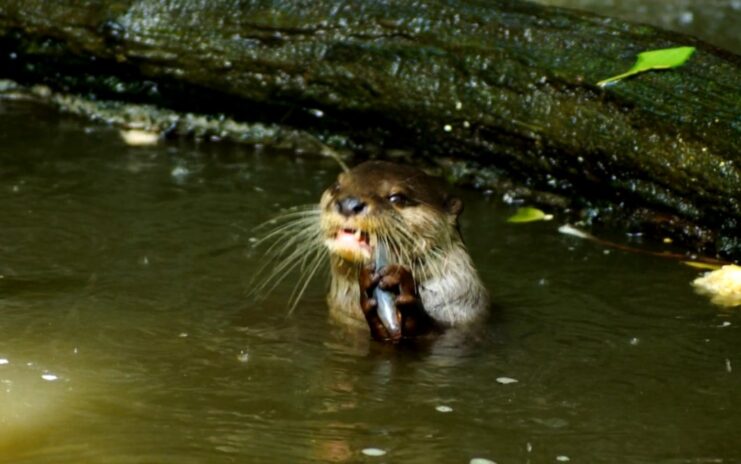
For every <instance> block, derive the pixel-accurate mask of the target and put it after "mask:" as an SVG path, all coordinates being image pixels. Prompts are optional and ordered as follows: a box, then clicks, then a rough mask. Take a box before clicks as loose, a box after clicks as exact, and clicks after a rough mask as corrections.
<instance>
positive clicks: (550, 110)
mask: <svg viewBox="0 0 741 464" xmlns="http://www.w3.org/2000/svg"><path fill="white" fill-rule="evenodd" d="M680 45H691V46H694V47H696V48H697V51H696V53H695V55H694V56H693V57H692V58H691V60H690V61H689V62H688V63H687V64H686V65H684V66H683V67H681V68H679V69H675V70H671V71H665V72H650V73H645V74H642V75H639V76H635V77H633V78H630V79H627V80H625V81H622V82H620V83H618V84H616V85H614V86H611V87H608V88H605V89H602V88H599V87H597V86H596V85H595V83H596V82H598V81H599V80H601V79H604V78H606V77H609V76H612V75H615V74H618V73H620V72H622V71H624V70H625V69H627V68H628V67H630V65H631V64H632V62H633V60H634V59H635V56H636V55H637V54H638V53H639V52H641V51H644V50H649V49H659V48H665V47H672V46H680ZM0 55H1V56H0V77H2V78H10V79H13V80H16V81H18V82H21V83H24V84H45V85H48V86H49V87H51V88H52V89H54V90H56V91H62V92H68V93H76V94H81V95H84V96H87V97H89V98H92V99H112V100H122V101H127V102H136V103H154V104H157V105H161V106H163V107H167V108H171V109H175V110H178V111H191V112H202V113H207V114H209V113H219V114H227V115H229V116H231V117H234V118H235V119H238V120H241V121H250V122H260V123H281V124H283V125H286V126H290V127H296V128H301V129H304V130H305V131H307V132H309V133H311V134H313V135H314V136H316V137H317V138H319V139H320V140H322V141H323V142H325V143H327V144H329V145H333V144H334V145H337V144H340V143H341V144H344V145H345V146H347V147H349V148H351V149H353V150H356V151H361V152H362V151H365V152H376V153H377V152H379V151H382V152H389V151H398V150H403V151H406V152H411V153H413V154H414V155H415V156H417V157H425V158H427V159H433V160H435V161H436V162H437V163H438V164H439V165H443V166H445V167H446V169H447V171H448V172H449V173H451V174H454V175H455V176H456V177H457V178H459V179H461V180H463V181H467V182H469V183H474V184H476V185H478V186H482V187H486V186H491V187H494V188H496V189H498V191H502V190H503V189H504V190H511V191H514V192H515V194H516V195H526V194H528V193H531V192H533V191H540V192H548V193H552V194H555V195H557V196H558V197H561V198H567V199H568V201H567V202H566V204H567V206H568V207H569V209H570V210H571V211H572V214H577V215H579V216H580V218H581V219H582V220H584V221H585V222H587V223H595V224H596V223H600V222H602V223H606V224H609V225H611V226H612V225H614V224H616V223H618V224H620V225H621V227H624V228H626V229H631V230H634V231H642V232H647V233H650V234H653V235H659V236H664V235H669V236H672V237H673V238H674V239H675V241H678V242H680V243H683V244H686V245H687V246H689V247H692V249H694V250H696V251H699V252H703V253H707V254H717V255H719V256H724V257H726V258H735V259H740V258H741V237H739V233H738V231H739V229H741V72H740V71H741V59H740V58H739V57H738V56H736V55H733V54H731V53H728V52H724V51H721V50H718V49H716V48H714V47H712V46H710V45H707V44H705V43H703V42H701V41H699V40H696V39H693V38H691V37H687V36H682V35H677V34H674V33H669V32H665V31H660V30H657V29H655V28H652V27H649V26H645V25H637V24H631V23H627V22H623V21H618V20H615V19H611V18H605V17H599V16H594V15H590V14H586V13H579V12H574V11H569V10H564V9H558V8H551V7H543V6H537V5H533V4H529V3H526V2H521V1H515V0H510V1H499V2H478V1H473V0H457V1H432V0H430V1H415V2H393V1H369V0H355V1H353V0H349V1H339V0H318V1H311V2H306V1H300V0H283V1H268V0H262V1H260V0H254V1H237V0H214V1H210V2H199V1H195V0H170V1H162V0H128V1H107V2H105V1H104V2H100V1H79V0H58V1H55V2H45V1H41V0H32V1H28V0H23V1H21V0H2V1H0ZM338 136H341V137H338ZM515 186H519V187H515ZM523 186H524V188H520V187H523ZM538 198H545V196H543V195H541V196H540V197H538Z"/></svg>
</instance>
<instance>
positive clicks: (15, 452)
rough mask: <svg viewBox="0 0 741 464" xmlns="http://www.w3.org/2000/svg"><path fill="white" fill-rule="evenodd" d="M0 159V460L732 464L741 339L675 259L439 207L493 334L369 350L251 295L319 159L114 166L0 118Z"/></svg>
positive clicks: (218, 151)
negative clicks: (266, 240) (467, 257)
mask: <svg viewBox="0 0 741 464" xmlns="http://www.w3.org/2000/svg"><path fill="white" fill-rule="evenodd" d="M0 146H1V147H2V150H1V151H0V462H8V463H24V464H25V463H28V464H31V463H34V464H35V463H44V464H47V463H77V462H85V463H113V464H117V463H127V464H128V463H165V462H177V463H231V462H240V463H243V462H250V463H253V462H405V463H429V462H440V463H455V462H460V463H468V462H469V461H470V460H471V459H472V458H474V457H484V458H488V459H491V460H495V461H496V462H498V463H528V462H532V463H540V462H560V461H561V462H565V460H566V459H570V462H590V463H592V462H605V463H624V462H631V463H679V462H682V463H686V462H690V463H706V462H739V461H741V442H739V440H738V439H737V436H738V430H739V429H740V428H741V415H739V414H738V412H737V408H738V406H739V400H741V388H739V387H741V382H740V381H741V375H739V372H740V371H741V359H740V358H739V356H738V353H739V352H741V333H740V332H739V328H741V317H740V316H739V315H738V314H737V313H736V312H732V311H721V310H718V309H716V308H714V307H712V306H711V305H710V304H709V303H708V302H707V301H705V299H703V298H701V297H699V296H696V295H694V294H693V293H692V291H691V289H690V286H689V285H688V283H689V282H690V281H691V280H692V279H693V278H694V277H695V276H696V275H697V271H695V270H692V269H690V268H687V267H684V266H682V265H681V264H679V263H677V262H673V261H665V260H660V259H657V258H654V257H651V256H646V255H637V254H627V253H624V252H619V251H615V250H612V251H611V250H606V249H605V248H604V247H602V246H600V245H597V244H594V243H591V242H586V241H582V240H579V239H576V238H573V237H568V236H563V235H559V234H558V233H557V231H556V229H557V226H558V218H556V220H554V221H553V222H550V223H538V224H525V225H522V224H520V225H511V224H507V223H506V222H505V219H506V217H507V216H508V215H510V214H511V213H512V209H511V208H510V207H508V206H506V205H503V204H501V203H500V202H499V201H497V200H496V199H491V198H487V197H486V196H484V195H482V194H480V193H477V192H470V191H469V192H461V194H462V195H463V197H464V200H465V202H466V211H465V212H464V215H463V223H462V227H463V232H464V235H465V237H466V239H467V243H468V245H469V247H470V249H471V250H472V254H473V256H474V258H475V260H476V263H477V265H478V267H479V269H480V272H481V275H482V277H483V279H484V281H485V283H486V285H487V286H488V288H489V289H490V291H491V293H492V297H493V300H494V301H495V303H496V305H495V306H496V307H495V312H496V316H495V317H493V318H492V320H491V321H490V322H489V323H488V324H487V325H486V326H485V327H483V328H482V337H481V339H480V340H477V341H470V342H468V343H463V344H461V345H460V346H456V345H447V346H437V347H433V348H430V349H422V348H419V349H404V350H395V349H386V348H384V347H383V346H382V345H379V344H376V343H370V342H368V340H366V339H364V338H363V339H360V340H359V339H357V338H354V337H351V336H348V334H347V333H345V332H343V331H341V330H338V329H337V327H335V326H334V325H332V324H331V323H330V322H329V321H328V320H327V309H326V306H325V303H324V291H325V284H326V282H325V281H322V279H319V280H317V281H316V282H315V283H314V284H313V285H312V286H311V287H310V288H309V290H308V292H307V294H306V295H305V297H304V299H303V301H302V303H301V304H300V305H299V307H298V308H297V309H296V310H295V311H294V312H293V313H292V314H291V315H288V312H287V309H286V303H287V299H288V295H289V294H290V291H291V289H292V287H293V283H294V282H295V281H296V278H297V276H291V277H289V279H287V281H286V282H284V283H283V284H281V285H280V286H279V287H278V288H277V289H276V290H275V291H274V292H273V293H271V294H269V295H267V296H266V298H265V299H264V300H261V301H254V300H253V299H251V298H249V297H248V296H247V294H248V292H249V289H250V287H251V285H250V281H251V279H252V278H253V276H254V274H255V272H256V271H257V270H258V269H259V268H260V265H261V262H262V261H263V260H262V259H261V257H260V254H259V253H258V252H257V251H256V250H255V245H254V238H255V232H254V227H255V226H256V225H257V224H259V223H262V222H263V221H266V220H268V219H269V218H270V217H272V216H273V215H275V214H276V213H278V212H279V210H280V209H281V208H284V207H288V206H291V205H296V204H306V203H311V202H314V201H316V199H317V198H318V196H319V194H320V193H321V191H322V190H323V189H324V188H325V187H326V186H327V185H328V184H329V183H330V182H331V180H332V179H333V177H334V176H335V175H336V173H337V171H338V169H337V167H336V165H335V164H334V163H333V162H332V161H330V160H326V159H319V158H305V159H297V158H294V157H292V156H289V155H287V154H279V153H269V152H254V151H251V150H249V149H246V148H244V147H237V146H227V145H224V144H200V145H199V144H194V143H190V142H181V143H177V142H170V143H166V144H162V145H159V146H157V147H151V148H136V147H129V146H126V145H125V144H124V143H123V142H122V141H121V140H120V138H119V137H118V134H117V132H116V131H114V130H111V129H108V128H105V127H100V126H97V125H94V124H91V123H87V122H85V121H80V120H77V119H73V118H68V117H62V116H59V115H57V114H54V113H51V112H49V111H47V110H45V109H44V108H40V107H36V106H32V105H28V104H23V103H11V102H0ZM501 377H508V378H512V379H516V380H517V381H518V382H517V383H511V384H502V383H500V382H498V381H497V379H499V378H501ZM438 406H448V407H449V408H452V411H450V412H440V411H438V410H437V409H436V408H437V407H438ZM371 447H372V448H379V449H382V450H384V451H386V453H387V454H386V455H385V456H383V457H367V456H365V455H363V454H362V450H363V449H365V448H371Z"/></svg>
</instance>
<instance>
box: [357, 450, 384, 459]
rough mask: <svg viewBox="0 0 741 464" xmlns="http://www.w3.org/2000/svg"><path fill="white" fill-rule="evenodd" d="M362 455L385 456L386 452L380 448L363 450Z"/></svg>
mask: <svg viewBox="0 0 741 464" xmlns="http://www.w3.org/2000/svg"><path fill="white" fill-rule="evenodd" d="M362 453H363V454H365V455H366V456H372V457H378V456H383V455H385V454H386V451H384V450H382V449H380V448H365V449H363V451H362Z"/></svg>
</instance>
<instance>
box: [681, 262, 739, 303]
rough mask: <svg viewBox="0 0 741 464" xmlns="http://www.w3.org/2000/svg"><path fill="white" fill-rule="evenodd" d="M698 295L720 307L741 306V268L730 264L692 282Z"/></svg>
mask: <svg viewBox="0 0 741 464" xmlns="http://www.w3.org/2000/svg"><path fill="white" fill-rule="evenodd" d="M692 285H693V286H694V287H695V290H697V292H698V293H702V294H703V295H708V296H709V297H710V301H712V302H713V303H715V304H717V305H720V306H728V307H732V306H741V266H736V265H735V264H728V265H726V266H723V267H722V268H720V269H718V270H715V271H712V272H707V273H705V274H704V275H702V276H701V277H698V278H697V279H695V280H694V281H693V282H692Z"/></svg>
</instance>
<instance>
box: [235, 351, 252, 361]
mask: <svg viewBox="0 0 741 464" xmlns="http://www.w3.org/2000/svg"><path fill="white" fill-rule="evenodd" d="M249 360H250V354H249V353H247V352H245V351H240V352H239V354H238V355H237V361H239V362H241V363H246V362H247V361H249Z"/></svg>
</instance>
